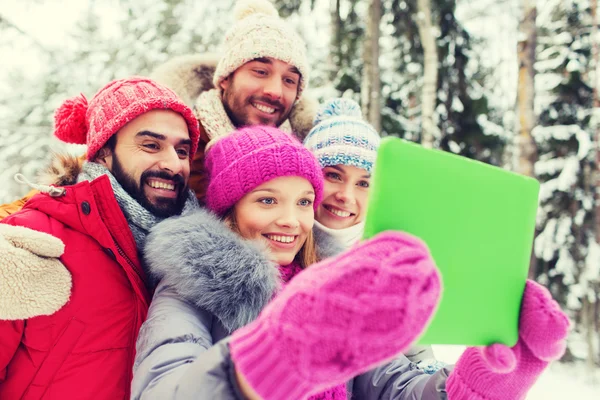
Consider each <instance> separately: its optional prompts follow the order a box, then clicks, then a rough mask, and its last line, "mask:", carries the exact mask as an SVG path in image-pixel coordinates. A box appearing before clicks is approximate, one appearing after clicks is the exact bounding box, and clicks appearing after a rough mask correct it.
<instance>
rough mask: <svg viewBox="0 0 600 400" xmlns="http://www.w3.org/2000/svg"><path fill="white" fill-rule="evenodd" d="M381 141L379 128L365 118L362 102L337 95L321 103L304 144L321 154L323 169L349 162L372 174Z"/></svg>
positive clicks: (315, 152) (320, 160)
mask: <svg viewBox="0 0 600 400" xmlns="http://www.w3.org/2000/svg"><path fill="white" fill-rule="evenodd" d="M380 142H381V139H380V137H379V134H378V133H377V131H376V130H375V129H374V128H373V127H372V126H371V125H370V124H369V123H368V122H367V121H365V120H364V119H363V117H362V113H361V110H360V106H359V105H358V103H356V102H355V101H354V100H350V99H343V98H336V99H332V100H329V101H327V102H326V103H324V104H323V105H322V106H321V108H320V109H319V111H318V112H317V115H316V116H315V119H314V121H313V128H312V129H311V131H310V132H309V133H308V135H307V136H306V138H305V139H304V146H306V148H308V149H309V150H310V151H312V152H313V154H314V155H315V156H316V157H317V159H318V160H319V164H321V168H325V167H327V166H330V165H349V166H353V167H357V168H362V169H365V170H367V171H368V172H369V173H370V172H371V170H372V169H373V164H374V163H375V158H376V157H377V148H378V147H379V143H380Z"/></svg>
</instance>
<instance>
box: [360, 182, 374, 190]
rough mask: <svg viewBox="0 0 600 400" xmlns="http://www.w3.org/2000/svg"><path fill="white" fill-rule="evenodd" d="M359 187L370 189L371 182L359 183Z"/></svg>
mask: <svg viewBox="0 0 600 400" xmlns="http://www.w3.org/2000/svg"><path fill="white" fill-rule="evenodd" d="M357 185H358V186H360V187H362V188H365V189H368V188H369V186H371V184H370V182H369V181H359V182H358V183H357Z"/></svg>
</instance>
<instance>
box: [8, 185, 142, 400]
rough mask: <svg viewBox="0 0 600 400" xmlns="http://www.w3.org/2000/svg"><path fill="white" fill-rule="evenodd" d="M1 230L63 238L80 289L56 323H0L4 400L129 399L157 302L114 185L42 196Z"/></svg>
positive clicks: (65, 259)
mask: <svg viewBox="0 0 600 400" xmlns="http://www.w3.org/2000/svg"><path fill="white" fill-rule="evenodd" d="M1 223H6V224H11V225H19V226H25V227H27V228H31V229H34V230H37V231H41V232H46V233H49V234H51V235H53V236H55V237H58V238H60V239H61V240H62V241H63V242H64V244H65V252H64V254H63V255H62V256H61V258H60V260H61V262H62V263H63V264H64V265H65V267H66V268H67V269H68V270H69V272H70V273H71V276H72V289H71V297H70V299H69V301H68V302H67V303H66V304H65V305H64V306H63V307H62V308H61V309H60V310H58V311H57V312H55V313H54V314H52V315H49V316H36V317H33V318H29V319H27V320H21V321H0V399H2V400H12V399H61V400H64V399H111V400H113V399H129V397H130V384H131V379H132V368H133V359H134V355H135V342H136V337H137V334H138V331H139V328H140V326H141V325H142V322H144V319H145V318H146V314H147V311H148V304H149V295H148V292H147V290H146V287H145V285H144V279H145V278H144V274H143V271H142V268H141V266H140V262H139V260H138V256H137V250H136V244H135V241H134V239H133V235H132V233H131V231H130V229H129V226H128V225H127V221H126V220H125V217H124V215H123V213H122V212H121V209H120V208H119V205H118V204H117V201H116V199H115V197H114V194H113V191H112V188H111V185H110V181H109V179H108V177H106V176H102V177H100V178H98V179H96V180H94V181H92V182H87V181H86V182H82V183H78V184H76V185H74V186H67V187H66V193H65V195H63V196H61V197H50V196H49V195H46V194H38V195H36V196H34V197H33V198H32V199H31V200H30V201H29V202H28V203H27V204H26V205H25V207H24V208H23V209H22V210H21V211H19V212H17V213H15V214H13V215H11V216H10V217H7V218H5V219H4V220H2V222H1Z"/></svg>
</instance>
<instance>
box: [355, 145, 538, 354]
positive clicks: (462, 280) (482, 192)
mask: <svg viewBox="0 0 600 400" xmlns="http://www.w3.org/2000/svg"><path fill="white" fill-rule="evenodd" d="M371 184H372V186H371V190H370V193H369V205H368V207H367V216H366V221H365V232H364V237H365V238H370V237H372V236H374V235H376V234H377V233H378V232H382V231H386V230H399V231H404V232H408V233H410V234H413V235H415V236H417V237H419V238H421V239H422V240H423V241H424V242H425V243H427V245H428V247H429V249H430V251H431V254H432V256H433V258H434V260H435V262H436V265H437V266H438V268H439V270H440V272H441V275H442V281H443V286H444V290H443V294H442V298H441V302H440V305H439V307H438V310H437V312H436V314H435V315H434V317H433V320H432V322H431V324H430V325H429V327H428V328H427V329H426V330H425V332H424V333H423V335H422V336H421V338H420V339H419V343H420V344H461V345H489V344H492V343H504V344H506V345H509V346H512V345H514V344H515V343H516V342H517V339H518V321H519V309H520V304H521V298H522V295H523V290H524V288H525V281H526V279H527V272H528V266H529V260H530V256H531V250H532V244H533V235H534V229H535V218H536V211H537V204H538V192H539V183H538V181H536V180H535V179H532V178H529V177H525V176H521V175H518V174H515V173H512V172H509V171H506V170H503V169H501V168H498V167H494V166H491V165H487V164H484V163H481V162H478V161H474V160H470V159H467V158H465V157H460V156H457V155H454V154H450V153H446V152H443V151H439V150H431V149H426V148H424V147H422V146H420V145H417V144H414V143H410V142H407V141H404V140H401V139H398V138H392V137H387V138H385V139H383V140H382V143H381V146H380V148H379V151H378V154H377V161H376V163H375V167H374V173H373V177H372V179H371ZM398 290H402V288H398Z"/></svg>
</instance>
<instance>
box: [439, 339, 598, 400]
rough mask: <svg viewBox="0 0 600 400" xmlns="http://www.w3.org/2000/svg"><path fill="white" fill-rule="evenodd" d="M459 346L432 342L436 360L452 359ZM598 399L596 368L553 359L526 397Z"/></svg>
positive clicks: (531, 398)
mask: <svg viewBox="0 0 600 400" xmlns="http://www.w3.org/2000/svg"><path fill="white" fill-rule="evenodd" d="M464 349H465V348H464V347H463V346H433V351H434V353H435V356H436V358H437V359H438V360H441V361H444V362H447V363H454V362H456V360H457V359H458V357H459V356H460V355H461V353H462V352H463V350H464ZM565 399H569V400H598V399H600V369H595V370H593V371H590V370H589V369H588V368H587V367H586V366H585V364H584V363H580V364H559V363H553V364H552V365H551V366H550V367H549V368H548V369H547V370H546V371H545V372H544V373H543V374H542V376H541V377H540V378H539V379H538V381H537V382H536V383H535V385H534V387H533V388H532V389H531V390H530V391H529V395H528V396H527V400H565Z"/></svg>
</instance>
